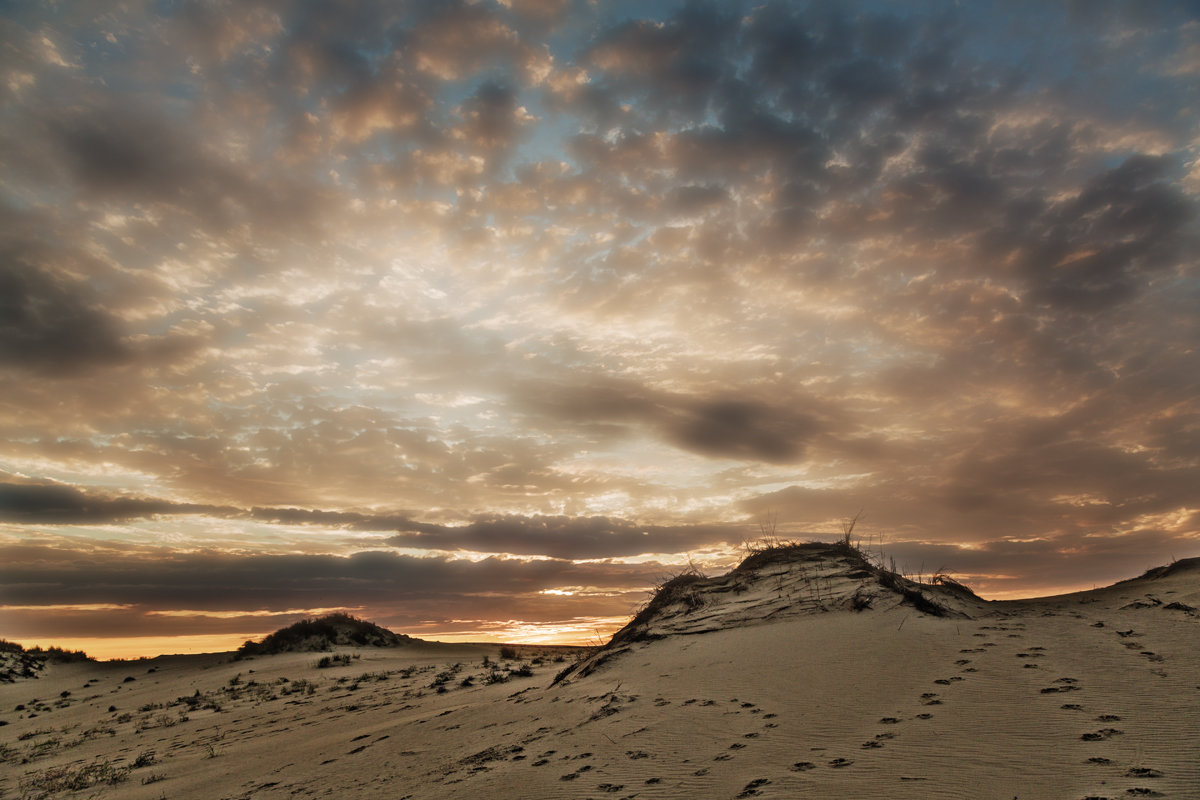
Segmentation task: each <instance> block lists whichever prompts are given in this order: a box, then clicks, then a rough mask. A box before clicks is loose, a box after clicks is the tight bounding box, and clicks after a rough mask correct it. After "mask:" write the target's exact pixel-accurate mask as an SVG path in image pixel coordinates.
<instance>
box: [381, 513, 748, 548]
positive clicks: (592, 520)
mask: <svg viewBox="0 0 1200 800" xmlns="http://www.w3.org/2000/svg"><path fill="white" fill-rule="evenodd" d="M372 524H374V523H372ZM745 533H746V532H745V530H744V529H742V528H741V527H740V526H730V525H723V526H722V525H672V526H663V525H637V524H635V523H632V522H629V521H628V520H621V519H610V518H608V517H563V516H557V517H521V516H514V515H506V516H499V515H496V516H485V517H480V518H477V519H475V520H472V521H471V522H470V523H469V524H467V525H462V526H453V527H451V526H445V525H430V524H419V523H413V522H410V523H408V524H403V523H402V524H401V525H400V533H399V535H397V536H393V537H391V538H390V539H388V540H387V542H388V544H391V545H394V546H396V547H418V548H429V549H434V550H456V549H462V550H475V551H482V552H500V553H513V554H516V555H546V556H550V557H552V558H562V559H595V558H619V557H622V556H636V555H641V554H643V553H680V552H686V551H688V550H693V549H696V548H699V547H702V546H705V545H716V544H722V543H736V542H740V541H741V540H742V539H743V538H744V537H745Z"/></svg>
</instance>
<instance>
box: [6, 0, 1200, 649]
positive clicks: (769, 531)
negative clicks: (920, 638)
mask: <svg viewBox="0 0 1200 800" xmlns="http://www.w3.org/2000/svg"><path fill="white" fill-rule="evenodd" d="M0 26H2V28H0V41H3V43H4V44H3V46H2V47H0V97H2V102H0V248H2V251H3V258H2V259H0V636H3V637H5V638H8V639H10V640H15V641H19V642H23V643H27V644H44V645H45V644H58V645H62V646H75V647H83V648H84V649H86V650H88V651H89V652H91V653H93V654H96V655H101V656H105V657H116V656H121V657H132V656H141V655H153V654H157V653H163V652H188V651H201V650H226V649H231V648H233V647H236V646H237V644H239V643H240V642H241V641H244V640H245V639H247V638H250V637H252V636H255V637H256V636H261V635H263V634H265V633H267V632H270V631H272V630H275V629H277V628H279V627H282V626H283V625H286V624H289V623H291V622H293V621H295V620H297V619H300V618H302V617H305V616H313V615H317V614H321V613H326V612H328V611H334V610H339V611H348V612H350V613H353V614H355V615H358V616H362V617H366V618H368V619H372V620H374V621H376V622H378V623H379V624H382V625H385V626H387V627H390V628H392V629H393V630H396V631H399V632H403V633H408V634H411V635H414V636H419V637H423V638H431V639H441V640H446V641H461V640H475V641H526V642H539V641H569V642H593V643H594V642H597V641H599V640H601V639H602V638H603V637H604V636H605V635H606V634H607V633H609V632H611V631H612V630H614V629H615V628H616V627H619V626H620V625H621V624H622V623H623V622H624V621H625V620H626V619H627V618H628V617H629V615H630V614H632V613H633V612H634V611H636V610H637V607H638V605H639V604H640V603H643V602H645V600H646V599H647V590H648V588H649V587H652V586H653V585H654V584H655V583H656V582H657V581H660V580H661V579H662V578H663V577H664V576H667V575H670V574H671V573H672V572H673V571H678V570H679V569H681V568H682V567H683V566H685V565H687V564H688V563H689V562H690V563H693V564H695V565H696V566H698V567H700V568H701V569H704V570H706V571H709V572H717V573H719V572H721V571H723V570H725V569H727V568H728V567H729V566H731V565H733V564H735V563H736V562H737V561H738V560H739V559H740V557H741V556H742V554H743V553H744V552H745V550H744V548H745V546H746V543H747V542H751V541H754V540H755V539H757V538H760V537H762V536H763V535H773V536H775V537H777V538H778V539H781V540H786V539H794V540H809V539H833V538H835V537H836V536H837V535H838V533H839V532H840V530H841V527H842V525H843V524H845V523H846V521H847V520H849V519H850V518H852V517H854V516H855V515H856V514H859V513H860V512H861V517H860V518H859V521H858V523H857V527H856V528H855V535H856V537H861V538H862V541H863V543H864V544H865V545H867V546H869V547H870V548H872V550H873V551H874V552H880V553H883V554H884V555H885V556H886V557H887V558H889V559H890V558H895V559H896V560H897V563H898V564H899V565H900V567H901V568H902V569H904V570H906V571H909V572H913V573H918V572H921V573H926V574H928V573H930V572H933V571H934V570H939V569H940V570H944V571H947V572H949V573H951V574H953V575H955V576H956V577H958V578H959V579H960V580H963V581H965V582H966V583H967V584H968V585H970V586H971V587H972V588H974V589H975V590H976V591H977V592H979V593H980V594H981V595H983V596H985V597H990V598H1004V597H1020V596H1034V595H1044V594H1051V593H1055V592H1061V591H1069V590H1076V589H1086V588H1091V587H1093V586H1097V585H1105V584H1107V583H1111V582H1113V581H1115V580H1118V579H1121V578H1127V577H1132V576H1134V575H1137V574H1139V573H1140V572H1142V571H1144V570H1145V569H1147V568H1149V567H1152V566H1156V565H1160V564H1164V563H1168V562H1170V561H1171V560H1172V559H1176V558H1184V557H1190V556H1196V555H1200V352H1198V347H1200V266H1198V264H1197V253H1200V247H1198V244H1200V241H1198V240H1200V224H1198V221H1197V197H1198V195H1200V125H1198V122H1200V5H1198V4H1197V3H1195V2H1168V1H1167V0H1161V1H1152V2H1145V1H1144V0H1137V1H1131V2H1106V1H1105V0H1088V1H1087V2H1020V1H1018V2H1009V1H1007V0H1006V1H1005V2H994V3H992V2H974V1H973V0H961V1H960V2H953V3H951V2H929V3H908V2H905V3H899V2H819V1H818V2H774V1H771V0H768V2H757V0H755V1H754V2H746V3H741V2H713V3H704V2H689V3H679V2H633V3H626V2H599V1H596V2H590V1H589V0H478V2H467V1H466V0H437V1H436V2H435V1H434V0H414V1H413V2H386V3H385V2H343V3H336V4H334V3H320V2H311V0H294V1H293V0H264V1H262V2H257V1H254V0H238V1H237V2H178V1H176V0H154V1H151V0H122V1H121V2H82V1H80V2H65V1H64V2H45V3H4V4H3V5H0Z"/></svg>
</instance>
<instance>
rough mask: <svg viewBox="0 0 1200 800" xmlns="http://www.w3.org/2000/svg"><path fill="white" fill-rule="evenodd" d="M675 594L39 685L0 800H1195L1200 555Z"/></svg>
mask: <svg viewBox="0 0 1200 800" xmlns="http://www.w3.org/2000/svg"><path fill="white" fill-rule="evenodd" d="M672 583H673V584H674V585H671V584H668V585H667V586H665V587H663V592H660V594H659V596H658V597H657V598H656V599H655V601H653V602H652V603H651V604H650V606H649V607H648V608H647V610H646V611H645V612H643V613H642V614H640V615H639V616H638V617H637V618H635V620H634V621H633V622H631V624H630V625H629V626H627V628H625V629H624V630H623V631H621V632H620V633H618V634H617V635H616V636H614V637H613V642H612V643H611V644H610V645H609V646H607V647H606V648H604V649H602V650H599V651H594V652H592V651H588V652H584V653H582V655H583V656H585V657H583V658H579V656H580V655H581V653H579V652H577V651H571V650H569V649H554V648H536V647H521V648H518V652H517V654H516V656H517V657H516V658H509V659H501V658H500V657H499V648H498V647H496V646H484V645H457V646H449V645H440V646H439V645H430V644H428V643H414V642H409V643H402V644H400V645H399V646H393V647H385V648H375V647H338V648H336V649H335V650H334V651H333V652H332V653H327V654H319V653H309V652H284V653H280V654H275V655H259V656H255V657H253V658H249V659H244V660H241V661H234V660H232V659H231V654H214V655H206V656H173V657H164V658H159V659H154V660H152V661H148V662H132V663H83V664H61V665H51V666H49V667H47V669H46V671H45V673H43V676H42V677H40V678H37V679H21V680H18V681H17V682H15V683H11V684H5V685H0V721H3V722H4V723H5V724H4V725H3V727H0V759H2V760H0V796H2V797H4V798H9V797H13V798H17V797H28V798H40V797H76V796H78V797H94V796H96V797H112V798H133V799H136V798H149V799H151V800H157V799H158V798H191V797H196V798H255V799H256V800H257V799H258V798H294V797H346V798H376V797H378V798H393V799H397V798H464V799H465V798H471V800H477V799H478V798H481V797H514V798H515V797H521V798H576V797H597V798H599V797H614V798H676V797H703V798H726V797H727V798H742V797H764V798H766V797H778V798H847V797H856V798H914V799H915V798H968V797H969V798H997V799H998V800H999V799H1003V800H1010V798H1014V797H1017V798H1020V799H1021V800H1035V799H1036V798H1046V799H1047V800H1062V799H1063V798H1067V799H1070V798H1078V799H1079V800H1082V799H1083V798H1114V799H1115V798H1133V797H1173V798H1196V797H1200V791H1198V790H1197V787H1200V728H1198V727H1197V720H1200V659H1197V657H1196V655H1195V654H1196V653H1197V652H1200V616H1198V614H1197V612H1196V611H1195V610H1194V609H1195V607H1197V606H1200V560H1195V559H1193V560H1189V561H1186V562H1177V563H1176V564H1175V565H1173V566H1172V567H1169V568H1162V569H1160V570H1156V571H1151V573H1148V574H1147V575H1145V576H1143V577H1141V578H1137V579H1133V580H1130V581H1124V582H1122V583H1119V584H1116V585H1114V586H1111V587H1107V588H1104V589H1099V590H1095V591H1090V592H1081V593H1078V594H1073V595H1064V596H1060V597H1052V598H1044V599H1039V600H1026V601H1013V602H987V601H983V600H980V599H979V598H976V597H974V596H973V595H971V594H970V593H969V592H966V591H963V590H961V589H960V588H959V587H957V586H955V585H952V584H951V585H945V586H928V585H920V586H918V585H916V584H912V583H910V582H905V581H903V579H900V580H897V579H896V577H895V576H890V577H889V576H888V575H886V574H881V573H880V572H879V571H876V570H874V569H873V568H871V567H870V565H869V564H866V563H865V562H863V561H862V560H861V558H859V559H856V558H855V557H854V556H853V555H852V554H850V553H848V552H847V550H846V548H840V547H834V546H805V547H803V548H794V549H791V550H789V551H788V552H776V553H773V554H771V555H769V556H768V557H764V558H760V559H759V560H758V561H748V563H746V564H743V565H742V567H740V568H739V569H738V570H735V571H734V572H731V573H730V574H729V575H726V576H722V577H720V578H712V579H709V578H702V577H700V576H692V577H687V578H686V579H684V580H679V579H677V580H676V581H674V582H672ZM918 595H919V597H918ZM326 656H328V657H329V660H328V662H326V663H327V664H328V665H327V666H324V667H319V666H318V664H319V663H321V659H322V658H324V657H326ZM335 656H344V658H335ZM556 677H557V680H555V679H556Z"/></svg>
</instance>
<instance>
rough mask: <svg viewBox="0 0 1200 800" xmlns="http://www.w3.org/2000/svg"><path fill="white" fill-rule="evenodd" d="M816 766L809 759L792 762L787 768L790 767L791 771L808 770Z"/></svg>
mask: <svg viewBox="0 0 1200 800" xmlns="http://www.w3.org/2000/svg"><path fill="white" fill-rule="evenodd" d="M816 768H817V765H816V764H814V763H813V762H811V761H797V762H796V763H795V764H792V765H791V766H790V767H788V769H790V770H791V771H792V772H808V771H809V770H810V769H816Z"/></svg>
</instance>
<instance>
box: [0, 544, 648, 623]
mask: <svg viewBox="0 0 1200 800" xmlns="http://www.w3.org/2000/svg"><path fill="white" fill-rule="evenodd" d="M0 562H2V564H3V566H0V586H2V588H0V603H2V604H4V605H8V606H11V607H17V608H13V609H9V610H6V611H5V617H6V621H7V622H6V625H5V631H4V633H5V635H6V636H23V637H28V636H45V635H59V636H131V635H150V634H158V635H172V634H174V635H187V634H192V633H212V632H229V631H234V632H240V631H246V630H263V629H264V621H263V619H262V618H261V617H258V616H255V617H251V616H250V614H251V613H252V612H260V611H270V612H274V613H285V612H287V610H288V609H296V608H333V607H345V608H351V609H358V610H360V611H359V613H366V614H369V615H370V616H372V617H373V618H377V619H380V621H381V622H383V623H384V624H390V625H392V626H393V627H396V629H397V630H405V629H408V630H419V629H420V627H421V626H422V625H425V626H428V625H429V624H430V623H431V622H432V623H433V624H434V625H435V626H443V627H445V628H450V627H453V624H454V621H455V620H461V619H479V618H480V608H481V602H482V603H485V604H486V605H487V607H488V612H487V615H486V616H487V617H488V618H491V619H526V620H530V621H548V620H554V619H559V620H561V619H564V618H569V617H570V616H573V615H576V614H579V613H580V611H581V610H583V609H581V605H582V606H584V608H586V611H585V612H584V613H585V614H588V613H590V614H593V615H594V614H596V613H597V612H599V613H601V614H612V615H617V616H621V615H625V614H628V613H629V612H630V610H631V608H632V606H633V605H634V604H635V603H636V602H637V599H638V598H640V597H643V596H644V592H643V588H644V587H645V586H647V585H649V584H651V583H653V582H654V580H655V579H656V578H658V577H660V576H661V574H662V573H663V571H664V570H663V567H661V566H660V565H640V566H624V565H604V564H595V565H572V564H571V563H570V562H564V561H557V560H550V561H547V560H537V561H518V560H504V559H497V558H488V559H485V560H483V561H467V560H447V559H442V558H414V557H411V556H404V555H398V554H395V553H388V552H372V551H368V552H360V553H356V554H354V555H351V556H347V557H336V556H321V555H297V556H285V555H279V556H250V557H246V556H235V555H227V554H217V553H163V552H161V551H144V552H137V551H133V552H130V551H124V552H120V553H106V552H103V551H96V550H64V549H61V548H53V547H21V548H13V547H0ZM571 586H574V587H586V586H590V587H603V589H604V591H603V592H602V595H601V596H598V597H599V599H597V596H594V597H593V598H592V599H591V600H590V601H587V602H585V603H583V604H581V603H580V602H579V601H578V600H576V599H574V598H573V597H571V596H569V595H568V596H561V595H560V596H556V595H544V594H540V591H541V590H543V589H550V588H556V587H571ZM97 604H99V605H103V606H118V607H120V608H122V609H125V610H123V611H121V610H118V611H114V610H113V609H112V608H105V609H102V610H101V612H100V613H91V612H88V611H86V607H87V606H93V605H97ZM39 606H42V607H45V610H44V611H42V612H40V613H37V607H39ZM55 607H59V608H61V609H62V610H60V611H56V610H55ZM73 609H74V610H73ZM160 610H167V611H172V610H191V611H193V612H198V613H195V614H193V615H176V614H172V615H169V616H164V615H161V614H156V613H154V612H156V611H160ZM226 612H234V613H226ZM236 612H245V615H244V616H239V614H238V613H236ZM206 614H207V615H211V616H206ZM282 624H285V623H282ZM271 625H272V621H271V620H267V622H266V623H265V627H266V628H268V629H269V628H270V627H271ZM264 632H265V630H264Z"/></svg>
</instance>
